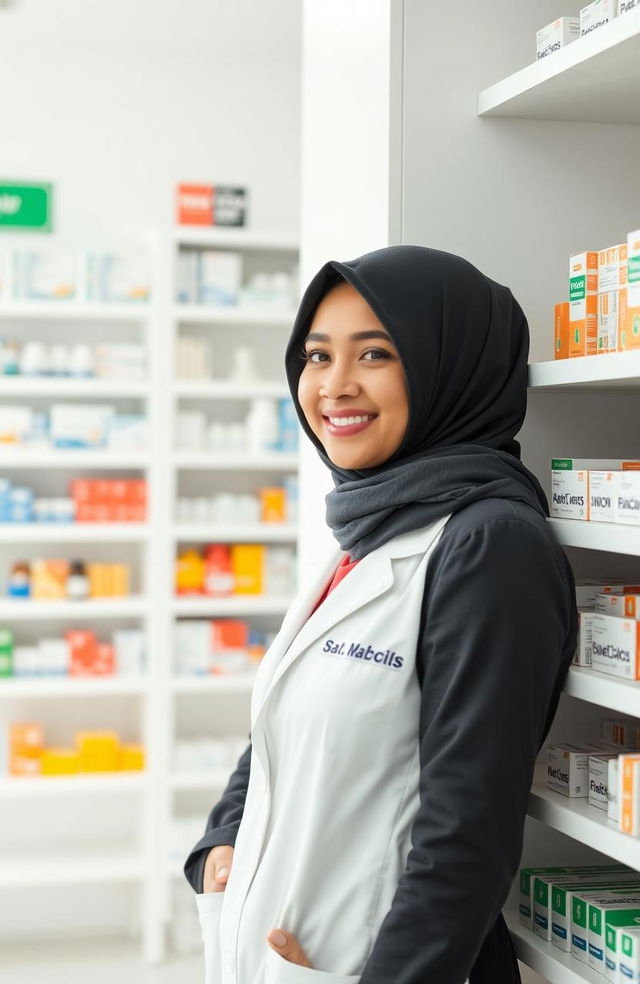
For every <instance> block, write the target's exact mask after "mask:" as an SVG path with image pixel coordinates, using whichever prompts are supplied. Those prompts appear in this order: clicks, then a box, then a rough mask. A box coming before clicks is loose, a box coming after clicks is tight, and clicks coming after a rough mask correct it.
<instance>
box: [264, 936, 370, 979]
mask: <svg viewBox="0 0 640 984" xmlns="http://www.w3.org/2000/svg"><path fill="white" fill-rule="evenodd" d="M267 947H268V949H267V963H266V968H265V970H266V973H265V979H264V981H265V984H358V981H359V980H360V974H332V973H330V972H328V971H325V970H314V969H313V968H312V967H301V966H300V964H295V963H291V961H290V960H285V959H284V957H281V956H280V954H279V953H276V951H275V950H274V949H273V948H272V947H270V946H269V944H267Z"/></svg>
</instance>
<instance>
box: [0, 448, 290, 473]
mask: <svg viewBox="0 0 640 984" xmlns="http://www.w3.org/2000/svg"><path fill="white" fill-rule="evenodd" d="M173 461H174V464H175V467H176V468H183V469H190V470H193V471H195V470H201V469H204V470H207V471H214V470H218V471H287V472H293V471H297V470H298V455H297V454H288V453H286V452H284V451H283V452H281V453H274V454H220V453H219V452H214V451H211V452H209V451H178V452H176V453H175V454H174V456H173ZM1 463H2V458H1V457H0V464H1Z"/></svg>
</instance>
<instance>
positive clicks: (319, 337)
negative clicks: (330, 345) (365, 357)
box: [307, 331, 391, 342]
mask: <svg viewBox="0 0 640 984" xmlns="http://www.w3.org/2000/svg"><path fill="white" fill-rule="evenodd" d="M364 338H383V339H384V340H385V341H386V342H390V341H391V339H390V338H389V336H388V335H387V333H386V332H385V331H356V332H354V334H353V335H349V339H350V341H352V342H360V341H362V340H363V339H364ZM307 341H310V342H330V341H331V336H330V335H324V334H322V333H321V332H319V331H310V332H309V334H308V335H307Z"/></svg>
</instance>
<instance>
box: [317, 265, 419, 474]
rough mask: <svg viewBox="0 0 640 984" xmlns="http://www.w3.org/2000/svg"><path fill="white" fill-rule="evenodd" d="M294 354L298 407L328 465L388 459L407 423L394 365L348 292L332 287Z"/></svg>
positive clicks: (396, 360)
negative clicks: (300, 364)
mask: <svg viewBox="0 0 640 984" xmlns="http://www.w3.org/2000/svg"><path fill="white" fill-rule="evenodd" d="M373 341H377V342H378V343H379V344H378V345H372V344H371V343H372V342H373ZM380 343H381V344H380ZM300 354H301V356H302V358H303V359H304V360H305V366H304V369H303V371H302V374H301V376H300V381H299V383H298V400H299V401H300V406H301V407H302V409H303V410H304V414H305V416H306V418H307V420H308V422H309V425H310V426H311V427H312V429H313V432H314V434H315V435H316V437H317V438H318V440H319V441H320V442H321V443H322V444H323V445H324V448H325V450H326V453H327V454H328V455H329V457H330V458H331V460H332V461H334V462H335V463H336V464H337V465H340V466H342V467H343V468H357V469H360V468H373V467H375V466H376V465H377V464H380V463H381V462H383V461H386V460H387V459H388V458H390V457H391V455H392V454H393V452H394V451H395V450H396V449H397V448H398V447H399V445H400V442H401V441H402V438H403V436H404V433H405V431H406V427H407V422H408V420H409V402H408V396H407V388H406V381H405V375H404V370H403V368H402V361H401V359H400V356H399V354H398V351H397V349H396V347H395V345H394V344H393V342H392V340H391V338H390V336H389V335H388V334H387V332H386V331H385V329H384V326H383V325H382V323H381V322H380V321H379V320H378V318H377V317H376V315H375V313H374V312H373V311H372V309H371V308H370V307H369V305H368V304H367V302H366V301H365V299H364V298H363V297H362V295H361V294H359V293H358V291H357V290H356V289H355V288H354V287H352V286H351V284H348V283H346V282H344V281H343V282H342V283H338V284H337V285H336V286H335V287H333V289H332V290H330V291H329V293H328V294H326V295H325V297H324V298H323V299H322V301H321V302H320V304H319V305H318V308H317V310H316V313H315V316H314V318H313V322H312V324H311V330H310V331H309V333H308V334H307V337H306V340H305V344H304V347H303V349H302V351H301V353H300Z"/></svg>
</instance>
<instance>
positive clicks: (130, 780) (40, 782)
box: [0, 772, 147, 799]
mask: <svg viewBox="0 0 640 984" xmlns="http://www.w3.org/2000/svg"><path fill="white" fill-rule="evenodd" d="M146 784H147V776H146V775H145V774H144V772H126V773H123V772H114V773H109V774H102V775H89V774H88V773H87V774H82V775H81V774H78V775H70V776H20V777H16V778H5V779H0V799H2V798H6V799H15V798H18V799H20V798H22V797H24V796H65V797H66V796H69V795H75V794H78V793H79V794H80V795H81V796H86V795H88V794H90V795H91V796H93V795H95V794H96V793H111V794H112V793H130V792H142V791H144V789H145V788H146Z"/></svg>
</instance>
